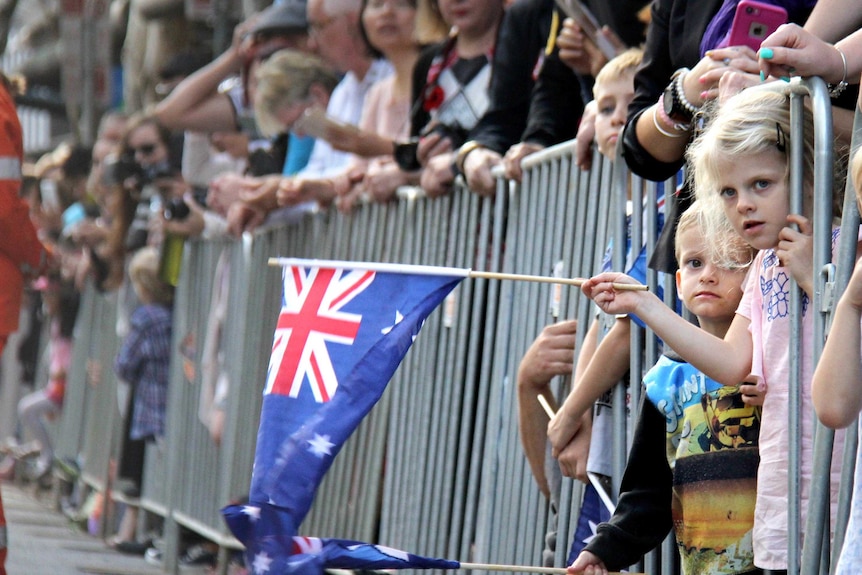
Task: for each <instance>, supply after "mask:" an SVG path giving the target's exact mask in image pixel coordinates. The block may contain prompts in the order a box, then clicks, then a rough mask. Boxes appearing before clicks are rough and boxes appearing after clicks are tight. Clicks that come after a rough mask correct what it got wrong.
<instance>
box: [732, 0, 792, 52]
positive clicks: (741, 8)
mask: <svg viewBox="0 0 862 575" xmlns="http://www.w3.org/2000/svg"><path fill="white" fill-rule="evenodd" d="M785 22H787V10H785V9H784V8H782V7H781V6H773V5H772V4H765V3H763V2H758V1H757V0H742V1H741V2H740V3H739V4H738V5H737V7H736V15H735V16H734V17H733V24H732V25H731V27H730V38H729V42H728V44H727V45H728V46H748V47H749V48H751V49H752V50H754V51H755V52H757V51H758V50H759V49H760V44H761V42H763V41H764V40H765V39H766V37H767V36H769V35H770V34H772V33H773V32H775V30H776V28H778V27H779V26H781V25H782V24H784V23H785Z"/></svg>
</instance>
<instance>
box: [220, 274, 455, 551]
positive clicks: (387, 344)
mask: <svg viewBox="0 0 862 575" xmlns="http://www.w3.org/2000/svg"><path fill="white" fill-rule="evenodd" d="M284 265H285V267H284V275H283V296H282V308H281V312H280V314H279V318H278V323H277V325H276V328H275V334H274V336H273V345H272V355H271V357H270V363H269V369H268V372H267V380H266V386H265V391H264V398H263V406H262V409H261V417H260V428H259V431H258V438H257V448H256V451H255V460H254V471H253V473H252V482H251V489H250V492H249V504H248V505H246V506H238V507H229V508H226V509H225V511H224V513H225V518H226V519H227V521H228V524H229V526H230V528H231V530H232V531H233V532H234V534H235V535H236V537H237V538H238V539H239V540H240V541H242V542H243V543H244V544H245V546H246V550H247V551H246V552H247V555H248V559H249V561H250V563H249V564H250V565H251V564H253V562H254V561H255V560H257V561H259V562H262V563H261V564H262V565H263V564H266V566H267V568H268V567H269V565H270V563H269V562H272V561H275V562H276V563H278V562H279V561H280V560H281V559H279V557H281V558H282V559H284V560H285V561H287V558H290V557H292V556H294V555H296V553H295V550H294V547H293V542H292V539H291V538H292V537H293V536H294V535H296V534H297V529H298V527H299V525H300V524H301V523H302V520H303V519H304V518H305V515H306V514H307V513H308V510H309V508H310V507H311V503H312V501H313V499H314V494H315V492H316V491H317V486H318V485H319V484H320V481H321V480H322V479H323V476H324V474H325V473H326V471H327V470H328V469H329V467H330V466H331V465H332V460H333V458H334V457H335V456H336V455H337V454H338V451H339V450H340V449H341V446H342V445H343V444H344V442H345V441H346V440H347V438H348V437H349V436H350V435H351V434H352V433H353V431H354V430H355V429H356V427H357V426H358V425H359V422H360V421H361V420H362V418H363V417H365V415H366V414H367V413H368V412H369V411H370V410H371V408H372V407H373V406H374V404H375V403H377V400H378V399H380V396H381V395H382V394H383V391H384V390H385V389H386V385H387V384H388V383H389V380H390V379H391V377H392V374H393V373H394V372H395V370H396V369H397V368H398V365H399V364H400V363H401V360H402V358H403V357H404V355H405V354H406V353H407V350H408V349H409V348H410V346H411V344H412V343H413V340H414V339H415V338H416V335H417V334H418V332H419V329H420V328H421V327H422V324H423V322H424V321H425V318H426V317H428V315H429V314H430V313H431V312H432V311H434V309H435V308H436V307H437V306H438V305H439V304H440V302H442V301H443V299H444V298H445V297H446V296H447V295H448V294H449V292H450V291H452V289H454V288H455V286H457V285H458V283H460V282H461V280H462V279H464V277H466V276H467V274H468V273H469V270H466V269H456V268H434V267H427V266H400V265H394V264H363V263H357V262H324V261H317V260H311V261H310V260H284Z"/></svg>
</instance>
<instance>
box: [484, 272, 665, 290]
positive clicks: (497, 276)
mask: <svg viewBox="0 0 862 575" xmlns="http://www.w3.org/2000/svg"><path fill="white" fill-rule="evenodd" d="M468 277H471V278H485V279H492V280H520V281H526V282H541V283H546V284H562V285H569V286H575V287H581V286H582V285H584V282H586V281H587V280H586V278H551V277H547V276H531V275H524V274H504V273H498V272H477V271H475V270H470V273H469V274H468ZM613 286H614V289H615V290H617V291H647V290H648V289H649V286H645V285H642V284H623V283H616V282H614V284H613Z"/></svg>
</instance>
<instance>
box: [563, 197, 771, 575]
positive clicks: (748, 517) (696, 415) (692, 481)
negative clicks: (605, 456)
mask: <svg viewBox="0 0 862 575" xmlns="http://www.w3.org/2000/svg"><path fill="white" fill-rule="evenodd" d="M701 216H702V210H701V205H700V204H699V203H698V202H695V203H694V204H692V206H691V207H690V208H689V209H688V211H686V212H685V213H684V214H683V215H682V217H681V218H680V221H679V224H678V226H677V229H676V242H675V245H676V259H677V261H678V262H679V269H678V270H677V273H676V283H677V289H678V292H679V294H680V297H681V298H682V300H683V303H684V304H685V306H686V308H688V310H689V311H691V312H692V313H693V314H695V316H697V319H698V322H699V323H700V326H701V329H703V330H704V331H706V332H707V333H710V334H712V335H714V336H716V337H722V336H724V334H725V333H726V332H727V329H728V327H730V324H731V322H732V321H733V317H734V313H735V311H736V308H737V306H738V305H739V301H740V299H741V298H742V285H743V283H744V279H745V273H746V269H747V266H748V264H749V263H750V262H751V260H752V258H753V256H754V252H753V250H751V248H749V247H748V246H747V245H746V244H745V243H744V242H742V240H741V239H740V238H739V237H737V236H736V234H735V233H733V232H732V231H731V232H728V236H727V238H726V239H727V241H728V242H729V243H730V244H731V245H733V244H734V243H735V246H736V247H735V248H734V249H732V250H731V251H732V253H731V255H732V257H733V260H734V261H735V262H736V265H735V266H733V267H722V266H719V265H716V263H715V262H714V261H711V260H710V250H709V248H708V246H707V242H706V240H705V239H704V235H703V226H702V224H701ZM644 386H645V398H646V401H645V402H644V404H643V406H642V408H641V413H640V416H639V418H638V424H637V428H636V431H635V436H634V441H633V444H632V450H631V454H630V457H629V462H628V465H627V466H626V472H625V475H624V476H623V483H622V487H621V493H620V498H619V502H618V504H617V508H616V511H615V512H614V515H613V517H612V518H611V520H610V521H609V522H608V523H602V524H601V525H599V527H598V529H597V530H596V535H595V537H594V538H593V539H592V540H591V541H590V543H589V544H588V545H587V547H586V549H585V550H584V551H583V552H582V553H581V555H580V556H579V557H578V558H577V560H576V561H575V562H574V564H572V566H571V567H570V569H569V571H570V572H571V573H584V574H587V575H596V574H598V573H604V571H603V569H607V568H611V569H621V568H623V567H626V566H628V565H630V564H632V563H634V562H635V561H637V559H638V558H639V557H640V556H641V555H643V554H645V553H646V552H648V551H650V550H652V549H653V548H654V547H656V546H658V545H659V544H660V543H661V541H662V540H663V539H664V537H665V536H666V535H667V533H668V532H669V531H670V529H671V526H674V527H675V535H676V539H677V544H678V548H679V553H680V559H681V561H680V563H681V568H682V573H683V574H684V575H714V574H718V573H720V574H741V573H750V572H752V571H753V570H754V563H753V560H754V557H753V556H754V552H753V549H752V546H751V529H752V525H753V517H754V501H755V496H756V493H755V481H756V473H757V461H758V459H757V436H758V433H759V428H760V409H759V408H758V407H755V406H753V405H746V404H750V403H758V402H759V398H755V397H752V396H748V397H746V396H744V395H743V393H745V391H744V390H743V389H741V386H740V388H737V387H736V386H723V385H721V384H719V383H717V382H715V381H713V380H711V379H709V378H708V377H706V376H704V375H703V373H701V372H700V371H698V370H697V369H696V368H695V367H693V366H692V365H691V364H689V363H687V362H685V361H684V360H682V359H681V358H679V357H678V356H676V355H675V354H674V353H673V352H672V351H670V350H667V351H665V354H664V356H663V357H662V358H661V359H659V361H658V362H657V363H656V365H655V366H654V367H653V368H652V369H651V370H650V371H649V373H647V375H646V376H645V377H644ZM668 503H670V505H669V504H668ZM716 523H721V524H722V527H721V528H720V529H717V528H716Z"/></svg>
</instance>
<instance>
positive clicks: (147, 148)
mask: <svg viewBox="0 0 862 575" xmlns="http://www.w3.org/2000/svg"><path fill="white" fill-rule="evenodd" d="M155 151H156V144H141V145H140V146H138V147H137V148H133V147H129V153H131V154H132V155H135V154H137V153H140V154H141V155H142V156H149V155H150V154H152V153H153V152H155Z"/></svg>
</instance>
